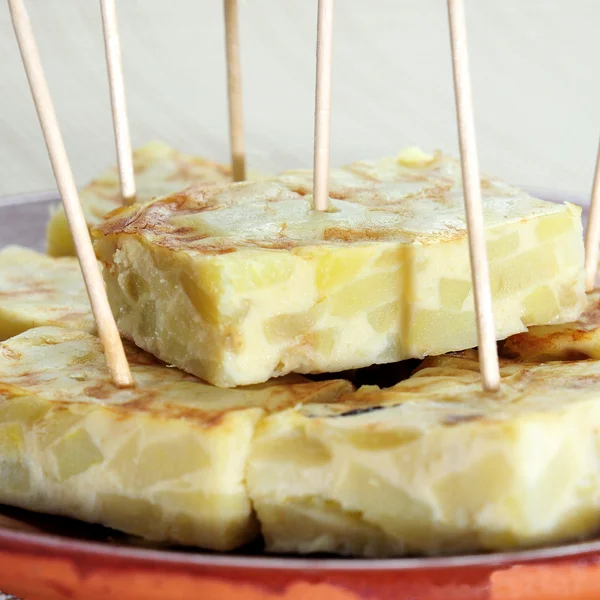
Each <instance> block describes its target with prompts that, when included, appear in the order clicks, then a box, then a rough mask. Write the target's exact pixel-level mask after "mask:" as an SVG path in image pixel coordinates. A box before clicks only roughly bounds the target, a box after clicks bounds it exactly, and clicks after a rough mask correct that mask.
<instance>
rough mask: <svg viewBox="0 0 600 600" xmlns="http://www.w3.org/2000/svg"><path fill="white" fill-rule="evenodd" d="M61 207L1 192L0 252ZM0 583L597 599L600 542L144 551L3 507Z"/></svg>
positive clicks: (57, 591)
mask: <svg viewBox="0 0 600 600" xmlns="http://www.w3.org/2000/svg"><path fill="white" fill-rule="evenodd" d="M529 191H531V192H532V193H534V194H535V195H537V196H538V197H542V198H544V199H548V200H553V201H559V202H561V201H564V200H569V201H571V202H576V203H578V204H581V205H585V204H586V201H585V199H584V198H582V197H578V196H576V195H573V194H566V193H559V192H551V191H548V190H539V189H534V190H531V189H530V190H529ZM56 202H57V198H56V196H55V195H54V194H37V195H24V196H13V197H10V198H8V197H7V198H3V199H0V247H1V246H4V245H7V244H15V243H16V244H22V245H27V246H30V247H32V248H36V249H38V250H42V249H43V246H44V241H43V240H44V231H45V224H46V221H47V218H48V213H49V210H50V206H51V205H52V204H54V203H56ZM0 485H1V482H0ZM0 589H1V590H3V591H5V592H7V593H10V594H14V595H15V596H18V597H20V598H23V599H25V600H73V599H76V600H108V599H113V598H114V599H125V600H159V599H160V600H170V599H173V600H198V599H201V600H284V599H285V600H359V599H361V600H362V599H367V598H368V599H373V598H377V599H382V600H383V599H390V600H392V599H393V600H398V599H400V598H407V599H408V598H410V599H411V600H482V599H484V598H492V599H497V598H501V599H503V600H513V599H515V600H516V599H521V600H525V599H530V598H531V599H533V598H535V599H536V600H539V599H541V598H543V599H544V600H555V599H556V600H558V599H561V600H562V599H565V600H566V599H567V598H568V599H570V600H577V599H579V600H584V599H585V600H597V599H598V598H600V541H589V542H585V543H579V544H572V545H568V546H561V547H556V548H542V549H535V550H529V551H523V552H513V553H497V554H479V555H475V556H458V557H451V558H406V559H387V560H362V559H361V560H359V559H339V558H337V559H336V558H327V557H309V558H294V557H279V556H268V555H265V554H263V553H262V551H261V549H260V548H259V547H252V548H247V549H245V550H244V551H241V552H237V553H235V554H215V553H208V552H204V551H190V550H183V549H177V548H156V547H154V548H150V547H147V546H144V545H142V544H140V542H139V541H138V540H135V539H133V538H131V537H129V536H125V535H123V534H119V533H118V532H115V531H111V530H108V529H105V528H102V527H96V526H91V525H87V524H84V523H81V522H78V521H72V520H70V519H64V518H60V517H52V516H45V515H35V514H32V513H28V512H26V511H20V510H16V509H12V508H9V507H0Z"/></svg>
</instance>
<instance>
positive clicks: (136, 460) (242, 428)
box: [0, 327, 351, 550]
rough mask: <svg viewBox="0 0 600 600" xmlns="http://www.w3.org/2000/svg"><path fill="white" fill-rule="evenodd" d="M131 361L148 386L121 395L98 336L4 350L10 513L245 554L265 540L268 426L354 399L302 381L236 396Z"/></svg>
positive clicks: (0, 408) (0, 376) (2, 498)
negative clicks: (255, 498) (258, 457)
mask: <svg viewBox="0 0 600 600" xmlns="http://www.w3.org/2000/svg"><path fill="white" fill-rule="evenodd" d="M126 351H127V355H128V359H129V363H130V365H131V368H132V372H133V375H134V378H135V381H136V384H137V387H136V388H135V389H129V390H120V389H117V388H115V387H114V386H113V385H112V383H111V382H110V380H109V377H108V375H107V371H106V364H105V360H104V357H103V354H102V350H101V346H100V342H99V341H98V339H97V338H96V337H94V336H92V335H90V334H88V333H85V332H78V331H74V330H70V329H65V328H57V327H42V328H37V329H31V330H29V331H27V332H26V333H23V334H21V335H19V336H17V337H14V338H12V339H10V340H8V341H6V342H4V343H2V344H0V482H1V485H0V503H4V504H10V505H15V506H19V507H22V508H26V509H30V510H34V511H38V512H46V513H54V514H60V515H66V516H70V517H75V518H78V519H82V520H84V521H89V522H92V523H101V524H102V525H106V526H109V527H113V528H115V529H119V530H121V531H124V532H127V533H131V534H136V535H138V536H141V537H143V538H146V539H148V540H156V541H164V542H170V543H177V544H185V545H194V546H201V547H204V548H210V549H215V550H229V549H232V548H236V547H238V546H240V545H242V544H244V543H245V542H248V541H249V540H251V539H253V538H254V537H255V536H256V535H257V533H258V527H257V523H256V519H255V517H254V514H253V511H252V506H251V503H250V499H249V497H248V492H247V489H246V482H245V469H246V464H247V458H248V454H249V451H250V444H251V441H252V437H253V434H254V430H255V427H256V424H257V422H258V421H259V419H261V417H263V416H264V415H265V414H267V413H269V412H270V411H274V410H282V409H285V408H288V407H290V406H295V405H297V404H298V403H302V402H320V401H333V400H335V398H336V397H337V396H339V395H340V394H341V393H343V392H347V391H348V390H349V389H351V386H350V384H348V383H347V382H345V381H327V382H319V383H315V382H308V381H307V380H305V379H303V378H302V377H292V378H287V379H281V380H276V381H272V382H269V383H266V384H263V385H260V386H255V387H251V388H238V389H235V390H225V391H224V390H220V389H218V388H215V387H213V386H211V385H208V384H206V383H203V382H202V381H200V380H198V379H196V378H195V377H193V376H191V375H187V374H185V373H182V372H181V371H178V370H177V369H174V368H167V367H165V366H163V365H162V364H158V362H157V361H156V360H154V359H153V358H152V357H151V356H149V355H147V354H145V353H144V352H143V351H141V350H139V349H137V348H135V347H133V346H131V345H126Z"/></svg>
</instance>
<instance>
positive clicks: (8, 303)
mask: <svg viewBox="0 0 600 600" xmlns="http://www.w3.org/2000/svg"><path fill="white" fill-rule="evenodd" d="M41 325H55V326H60V327H72V328H74V329H79V330H83V331H89V332H94V331H95V324H94V319H93V317H92V312H91V308H90V303H89V300H88V296H87V292H86V289H85V285H84V283H83V277H82V275H81V270H80V268H79V263H78V262H77V259H76V258H74V257H61V258H51V257H49V256H46V255H45V254H40V253H39V252H35V251H34V250H30V249H29V248H23V247H21V246H8V247H7V248H4V249H3V250H0V340H4V339H7V338H9V337H11V336H13V335H17V334H19V333H22V332H23V331H25V330H27V329H30V328H32V327H39V326H41Z"/></svg>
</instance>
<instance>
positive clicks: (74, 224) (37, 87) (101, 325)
mask: <svg viewBox="0 0 600 600" xmlns="http://www.w3.org/2000/svg"><path fill="white" fill-rule="evenodd" d="M8 4H9V7H10V13H11V17H12V22H13V27H14V29H15V33H16V36H17V41H18V43H19V49H20V51H21V56H22V58H23V65H24V66H25V72H26V73H27V79H28V80H29V86H30V88H31V93H32V95H33V100H34V103H35V108H36V110H37V114H38V118H39V120H40V125H41V127H42V131H43V134H44V139H45V141H46V146H47V148H48V155H49V156H50V162H51V163H52V169H53V170H54V176H55V178H56V183H57V185H58V189H59V191H60V195H61V198H62V202H63V206H64V208H65V213H66V215H67V220H68V222H69V228H70V230H71V235H72V236H73V240H74V242H75V249H76V251H77V257H78V258H79V264H80V265H81V270H82V272H83V277H84V280H85V285H86V288H87V292H88V295H89V298H90V303H91V305H92V312H93V314H94V319H95V320H96V325H97V327H98V334H99V336H100V340H101V341H102V345H103V347H104V353H105V356H106V361H107V363H108V367H109V369H110V372H111V376H112V379H113V381H114V383H115V384H116V385H117V386H119V387H128V386H131V385H133V378H132V376H131V372H130V370H129V365H128V363H127V357H126V356H125V351H124V349H123V344H122V342H121V338H120V337H119V332H118V330H117V325H116V323H115V320H114V317H113V315H112V312H111V310H110V306H109V304H108V298H107V296H106V290H105V288H104V282H103V280H102V275H101V274H100V270H99V269H98V262H97V261H96V256H95V255H94V249H93V248H92V242H91V240H90V235H89V232H88V228H87V224H86V222H85V217H84V216H83V211H82V209H81V204H80V203H79V196H78V194H77V188H76V186H75V181H74V179H73V173H72V172H71V166H70V164H69V159H68V156H67V152H66V150H65V146H64V142H63V139H62V135H61V132H60V127H59V125H58V119H57V118H56V113H55V111H54V105H53V103H52V98H51V96H50V90H49V89H48V84H47V83H46V78H45V76H44V71H43V69H42V63H41V60H40V55H39V51H38V48H37V44H36V41H35V36H34V33H33V30H32V28H31V23H30V22H29V17H28V15H27V11H26V9H25V5H24V4H23V0H8Z"/></svg>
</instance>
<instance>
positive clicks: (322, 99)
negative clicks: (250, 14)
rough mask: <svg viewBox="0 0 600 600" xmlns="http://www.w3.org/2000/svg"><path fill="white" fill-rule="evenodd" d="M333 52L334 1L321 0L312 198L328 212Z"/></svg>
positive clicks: (321, 209)
mask: <svg viewBox="0 0 600 600" xmlns="http://www.w3.org/2000/svg"><path fill="white" fill-rule="evenodd" d="M332 54H333V0H319V16H318V24H317V85H316V90H315V147H314V179H313V201H314V208H315V209H316V210H320V211H326V210H327V208H328V206H329V156H330V145H331V141H330V138H331V63H332Z"/></svg>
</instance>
